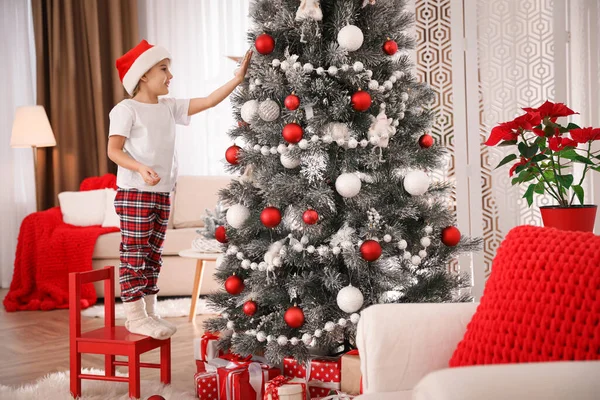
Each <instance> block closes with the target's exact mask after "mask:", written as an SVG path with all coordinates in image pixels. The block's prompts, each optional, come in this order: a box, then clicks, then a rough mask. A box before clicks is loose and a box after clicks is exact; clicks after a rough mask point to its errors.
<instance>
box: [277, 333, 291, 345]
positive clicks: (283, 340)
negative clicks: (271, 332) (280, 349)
mask: <svg viewBox="0 0 600 400" xmlns="http://www.w3.org/2000/svg"><path fill="white" fill-rule="evenodd" d="M287 343H288V338H286V337H285V336H283V335H280V336H279V337H278V338H277V344H278V345H280V346H285V345H286V344H287Z"/></svg>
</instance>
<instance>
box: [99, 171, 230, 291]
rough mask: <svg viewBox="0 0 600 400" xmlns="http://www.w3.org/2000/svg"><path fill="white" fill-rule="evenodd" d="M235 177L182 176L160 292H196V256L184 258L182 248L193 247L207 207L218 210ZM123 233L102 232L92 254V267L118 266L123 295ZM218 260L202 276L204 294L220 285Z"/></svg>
mask: <svg viewBox="0 0 600 400" xmlns="http://www.w3.org/2000/svg"><path fill="white" fill-rule="evenodd" d="M230 181H231V177H227V176H180V177H179V178H178V180H177V185H176V188H175V192H174V193H173V194H172V198H171V216H170V218H169V225H168V229H167V234H166V239H165V242H164V246H163V267H162V270H161V273H160V277H159V279H158V286H159V287H160V292H159V294H158V295H159V296H189V295H190V294H191V293H192V283H193V282H194V272H195V270H196V261H197V260H195V259H190V258H181V257H179V256H178V254H179V252H180V251H181V250H185V249H189V248H191V247H192V240H193V239H194V238H195V237H196V236H197V233H196V230H197V229H198V228H200V227H202V226H204V221H203V220H202V217H203V216H204V215H205V214H206V209H209V210H211V211H212V210H214V208H215V206H216V204H217V201H218V192H219V190H220V189H222V188H224V187H226V186H227V185H228V184H229V182H230ZM120 243H121V233H120V232H114V233H109V234H106V235H101V236H100V237H99V238H98V240H97V241H96V246H95V247H94V253H93V256H92V268H93V269H100V268H103V267H104V266H106V265H114V266H115V267H117V268H115V275H116V276H115V294H116V295H117V296H119V295H120V293H121V290H120V286H119V276H118V266H119V244H120ZM214 264H215V263H214V262H209V263H206V267H205V269H204V278H203V280H202V288H201V289H200V293H201V294H207V293H210V292H212V291H214V290H216V289H217V286H216V283H215V282H214V280H213V279H212V275H213V273H214V269H215V265H214ZM95 288H96V293H97V295H98V297H104V287H103V285H102V284H96V285H95Z"/></svg>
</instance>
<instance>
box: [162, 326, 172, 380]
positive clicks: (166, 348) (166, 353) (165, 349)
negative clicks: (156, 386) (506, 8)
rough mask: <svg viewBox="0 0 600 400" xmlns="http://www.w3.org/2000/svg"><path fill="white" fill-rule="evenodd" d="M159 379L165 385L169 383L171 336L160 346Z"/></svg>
mask: <svg viewBox="0 0 600 400" xmlns="http://www.w3.org/2000/svg"><path fill="white" fill-rule="evenodd" d="M160 381H161V382H162V383H164V384H166V385H168V384H170V383H171V338H169V339H167V340H165V343H164V344H163V345H162V346H160Z"/></svg>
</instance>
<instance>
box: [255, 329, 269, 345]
mask: <svg viewBox="0 0 600 400" xmlns="http://www.w3.org/2000/svg"><path fill="white" fill-rule="evenodd" d="M256 340H258V341H259V342H264V341H265V340H267V334H266V333H264V332H263V331H260V332H258V333H257V334H256Z"/></svg>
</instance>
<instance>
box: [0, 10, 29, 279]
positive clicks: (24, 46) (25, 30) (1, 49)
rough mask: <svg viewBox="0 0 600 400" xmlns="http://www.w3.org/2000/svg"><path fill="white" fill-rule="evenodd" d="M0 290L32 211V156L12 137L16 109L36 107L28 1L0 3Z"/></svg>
mask: <svg viewBox="0 0 600 400" xmlns="http://www.w3.org/2000/svg"><path fill="white" fill-rule="evenodd" d="M0 37H1V38H2V39H0V54H2V55H3V57H2V58H3V59H2V62H1V63H0V87H1V88H2V96H0V141H1V143H0V163H1V165H2V173H1V174H0V176H2V186H1V190H0V221H2V229H0V286H1V287H3V288H6V287H9V285H10V282H11V280H12V273H13V264H14V259H15V249H16V247H17V237H18V234H19V226H20V225H21V221H22V220H23V218H24V217H25V216H26V215H27V214H29V213H31V212H33V211H35V185H34V175H33V152H32V151H31V149H12V148H11V147H10V135H11V130H12V123H13V119H14V115H15V110H16V108H17V107H18V106H24V105H33V104H35V54H34V51H35V45H34V39H33V21H32V16H31V6H30V2H29V1H23V0H2V1H0Z"/></svg>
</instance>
